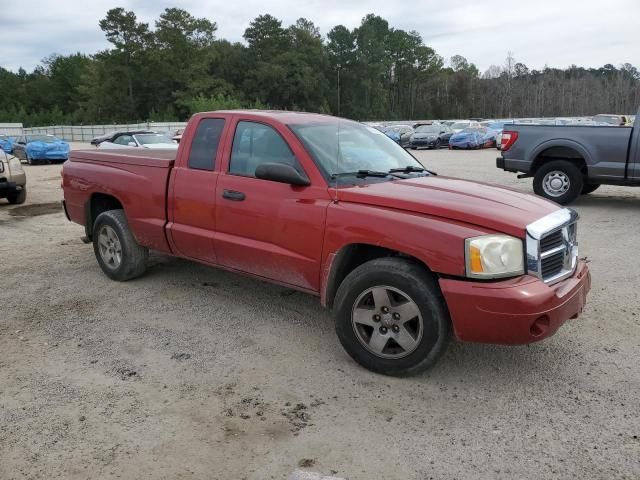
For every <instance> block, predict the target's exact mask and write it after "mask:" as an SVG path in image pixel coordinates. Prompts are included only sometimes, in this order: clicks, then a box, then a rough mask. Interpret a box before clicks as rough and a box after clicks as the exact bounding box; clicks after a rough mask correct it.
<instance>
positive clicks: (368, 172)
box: [331, 170, 395, 178]
mask: <svg viewBox="0 0 640 480" xmlns="http://www.w3.org/2000/svg"><path fill="white" fill-rule="evenodd" d="M394 176H395V175H393V172H378V171H376V170H356V171H355V172H340V173H334V174H333V175H331V178H340V177H359V178H364V177H380V178H385V177H394Z"/></svg>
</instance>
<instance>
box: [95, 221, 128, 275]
mask: <svg viewBox="0 0 640 480" xmlns="http://www.w3.org/2000/svg"><path fill="white" fill-rule="evenodd" d="M98 248H99V250H100V257H101V258H102V261H103V262H104V263H105V265H107V267H108V268H110V269H112V270H116V269H117V268H118V267H119V266H120V264H121V263H122V245H121V244H120V239H119V238H118V234H117V233H116V231H115V230H114V229H113V228H112V227H110V226H109V225H103V226H102V228H100V231H99V232H98Z"/></svg>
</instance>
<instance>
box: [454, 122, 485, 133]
mask: <svg viewBox="0 0 640 480" xmlns="http://www.w3.org/2000/svg"><path fill="white" fill-rule="evenodd" d="M450 127H451V130H453V133H458V132H461V131H462V130H464V129H465V128H480V124H479V123H478V122H476V121H475V120H458V121H457V122H455V123H454V124H453V125H450Z"/></svg>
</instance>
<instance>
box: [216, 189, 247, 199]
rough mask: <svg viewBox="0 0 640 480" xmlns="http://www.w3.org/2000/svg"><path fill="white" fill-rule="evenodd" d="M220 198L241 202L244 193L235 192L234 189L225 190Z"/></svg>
mask: <svg viewBox="0 0 640 480" xmlns="http://www.w3.org/2000/svg"><path fill="white" fill-rule="evenodd" d="M222 198H226V199H227V200H233V201H234V202H241V201H243V200H244V199H245V195H244V193H242V192H237V191H235V190H225V191H224V192H222Z"/></svg>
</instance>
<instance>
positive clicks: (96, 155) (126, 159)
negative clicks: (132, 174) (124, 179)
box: [71, 148, 178, 168]
mask: <svg viewBox="0 0 640 480" xmlns="http://www.w3.org/2000/svg"><path fill="white" fill-rule="evenodd" d="M177 154H178V151H177V150H148V149H144V148H128V149H120V150H115V151H113V150H98V149H97V148H96V149H92V150H73V151H72V152H71V158H72V159H73V160H76V161H86V162H101V163H122V164H124V165H142V166H145V167H158V168H170V167H171V166H173V162H174V161H175V159H176V155H177Z"/></svg>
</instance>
